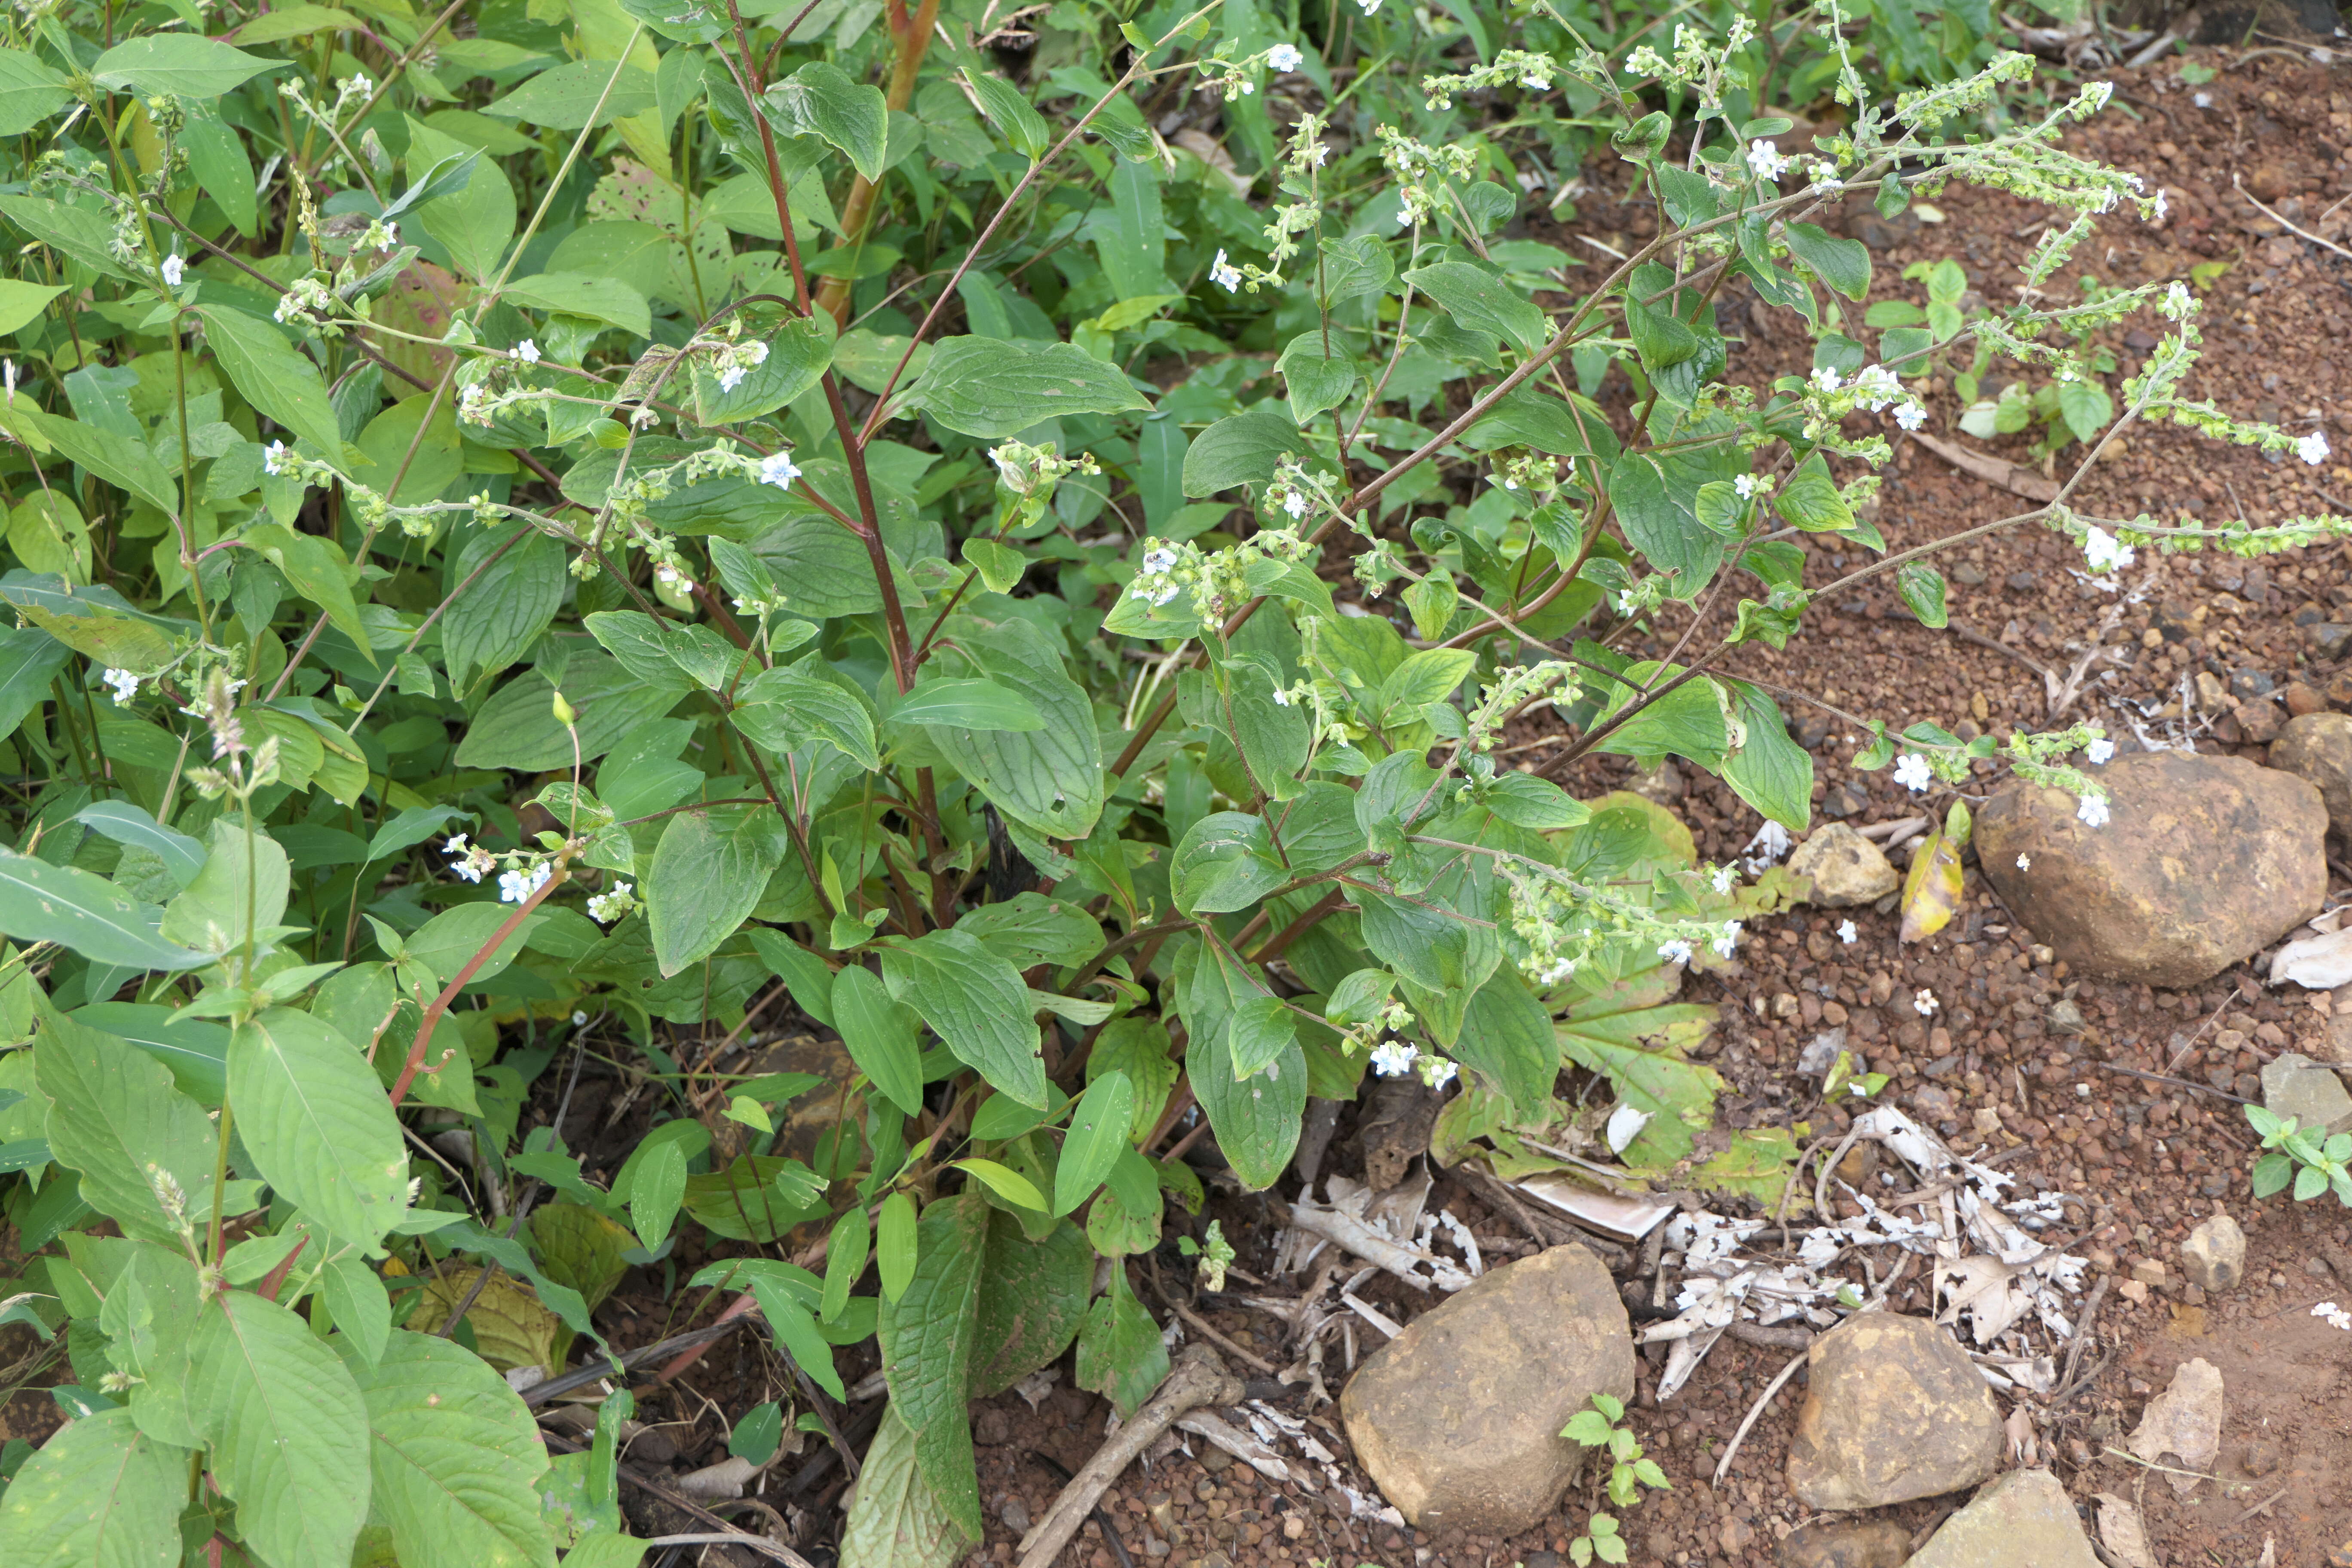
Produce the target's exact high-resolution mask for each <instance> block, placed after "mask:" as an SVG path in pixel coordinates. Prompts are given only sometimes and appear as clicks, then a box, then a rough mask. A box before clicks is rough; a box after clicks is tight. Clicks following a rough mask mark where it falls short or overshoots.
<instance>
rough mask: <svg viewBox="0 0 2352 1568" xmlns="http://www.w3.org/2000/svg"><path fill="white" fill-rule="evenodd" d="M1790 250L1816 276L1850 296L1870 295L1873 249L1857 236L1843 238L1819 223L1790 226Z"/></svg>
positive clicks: (1861, 297) (1850, 298)
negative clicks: (1871, 253)
mask: <svg viewBox="0 0 2352 1568" xmlns="http://www.w3.org/2000/svg"><path fill="white" fill-rule="evenodd" d="M1788 240H1789V250H1790V254H1792V255H1794V256H1795V257H1796V258H1797V259H1798V260H1800V261H1801V262H1803V263H1804V264H1805V265H1806V266H1807V267H1809V268H1812V272H1813V276H1815V277H1816V278H1819V279H1821V280H1822V282H1824V283H1826V284H1828V285H1829V286H1830V287H1831V288H1832V289H1836V290H1837V291H1838V292H1839V293H1841V294H1843V295H1844V296H1845V297H1846V298H1847V299H1849V300H1864V299H1867V298H1869V296H1870V251H1869V248H1868V247H1865V246H1864V244H1863V243H1862V241H1860V240H1858V239H1841V238H1839V237H1837V236H1835V235H1833V234H1832V233H1831V232H1830V231H1829V230H1827V229H1825V228H1823V227H1822V226H1820V225H1819V224H1811V223H1792V224H1790V225H1789V226H1788Z"/></svg>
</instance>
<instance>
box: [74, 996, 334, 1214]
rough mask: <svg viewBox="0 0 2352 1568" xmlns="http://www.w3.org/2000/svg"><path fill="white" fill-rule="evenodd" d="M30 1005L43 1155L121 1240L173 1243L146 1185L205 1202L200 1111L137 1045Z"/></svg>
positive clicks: (210, 1146)
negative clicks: (160, 1183) (170, 1187)
mask: <svg viewBox="0 0 2352 1568" xmlns="http://www.w3.org/2000/svg"><path fill="white" fill-rule="evenodd" d="M34 1006H35V1009H36V1011H37V1013H38V1014H39V1016H40V1021H41V1033H40V1042H39V1044H38V1046H37V1048H36V1049H35V1051H34V1053H33V1066H34V1068H35V1072H36V1078H37V1082H38V1084H39V1086H40V1090H41V1092H42V1093H43V1094H45V1095H47V1097H48V1100H49V1108H48V1115H47V1129H46V1136H47V1139H48V1143H49V1152H50V1154H51V1156H52V1157H53V1158H54V1159H56V1161H57V1162H58V1163H59V1164H61V1165H63V1166H65V1167H66V1168H67V1169H68V1170H71V1171H77V1172H79V1173H80V1175H81V1195H82V1199H83V1201H84V1202H86V1203H88V1204H89V1205H91V1206H92V1207H94V1208H96V1209H97V1210H98V1211H99V1212H100V1213H101V1214H104V1215H110V1216H111V1217H112V1218H113V1219H114V1221H115V1223H116V1224H117V1225H119V1226H121V1229H122V1233H123V1234H124V1235H125V1236H131V1237H146V1238H148V1239H150V1240H154V1241H161V1242H165V1243H171V1244H174V1245H176V1243H177V1240H178V1237H179V1227H178V1226H176V1225H175V1224H174V1223H173V1221H172V1219H171V1217H170V1216H169V1215H166V1214H165V1213H164V1211H163V1205H162V1203H161V1202H159V1201H158V1200H157V1197H156V1194H155V1177H156V1175H157V1174H158V1173H161V1174H162V1175H165V1176H169V1177H171V1178H172V1179H173V1181H176V1182H177V1183H178V1184H179V1187H180V1191H181V1193H182V1194H184V1196H185V1197H186V1199H187V1201H188V1204H189V1206H190V1208H191V1210H193V1208H194V1205H196V1204H197V1203H198V1202H205V1203H206V1204H209V1201H210V1197H211V1192H212V1174H213V1159H214V1154H215V1150H216V1148H217V1146H218V1142H219V1140H218V1138H217V1137H216V1136H215V1133H214V1131H213V1126H212V1122H211V1121H210V1119H209V1118H207V1117H206V1116H205V1111H204V1108H203V1107H202V1106H200V1105H198V1104H197V1103H196V1102H195V1101H194V1100H191V1099H189V1098H188V1097H187V1096H186V1095H184V1094H182V1093H181V1092H180V1091H179V1090H178V1089H174V1088H173V1085H172V1076H171V1074H170V1073H169V1072H167V1071H166V1070H165V1069H164V1068H163V1066H162V1065H161V1064H159V1063H157V1062H156V1061H154V1060H153V1059H152V1058H149V1057H148V1056H146V1055H145V1054H144V1053H142V1051H140V1050H139V1049H138V1048H137V1047H133V1046H131V1045H129V1044H127V1043H126V1042H124V1041H122V1040H120V1039H117V1038H116V1037H114V1036H112V1035H109V1034H104V1033H101V1032H100V1031H99V1030H97V1029H93V1028H89V1027H88V1026H84V1025H81V1024H78V1023H76V1022H74V1021H73V1020H71V1019H69V1018H66V1017H63V1016H59V1015H58V1014H57V1013H56V1012H55V1011H54V1010H52V1009H51V1008H50V1006H49V1005H48V999H47V997H46V996H37V997H36V998H35V1002H34ZM380 1093H381V1091H379V1094H380Z"/></svg>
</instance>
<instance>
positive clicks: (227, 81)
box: [89, 33, 285, 98]
mask: <svg viewBox="0 0 2352 1568" xmlns="http://www.w3.org/2000/svg"><path fill="white" fill-rule="evenodd" d="M284 66H285V62H284V61H283V60H273V59H266V58H263V57H262V56H260V55H248V54H247V53H246V52H245V51H244V50H243V49H239V48H232V47H230V46H228V45H226V44H224V43H220V42H218V41H217V40H215V39H212V38H205V37H192V36H191V35H189V34H186V33H151V34H149V35H148V36H147V37H142V38H132V39H131V40H130V41H129V42H127V43H121V44H117V45H115V46H114V47H112V48H110V49H109V50H107V51H106V53H104V54H102V55H100V56H99V57H98V58H97V60H96V61H95V62H94V63H93V64H92V65H91V66H90V68H89V74H90V75H91V76H93V77H95V78H97V79H98V81H99V84H100V86H103V87H111V88H117V89H120V88H125V87H136V88H137V89H139V90H140V91H141V92H142V93H151V94H152V93H166V94H169V95H170V96H172V97H173V98H219V97H222V96H224V95H225V94H227V93H229V92H233V91H235V90H236V89H237V88H240V87H242V86H244V85H245V84H246V83H247V82H248V81H250V80H252V79H254V78H255V77H257V76H259V75H261V74H262V73H263V72H265V71H274V70H279V69H282V68H284Z"/></svg>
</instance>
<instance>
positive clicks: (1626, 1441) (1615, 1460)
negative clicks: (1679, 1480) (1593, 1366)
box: [1559, 1394, 1673, 1508]
mask: <svg viewBox="0 0 2352 1568" xmlns="http://www.w3.org/2000/svg"><path fill="white" fill-rule="evenodd" d="M1591 1404H1592V1408H1591V1409H1590V1410H1580V1411H1578V1412H1577V1413H1576V1414H1575V1415H1572V1416H1570V1417H1569V1422H1568V1425H1567V1426H1563V1427H1561V1428H1560V1432H1559V1435H1560V1436H1563V1437H1569V1438H1573V1439H1574V1440H1575V1441H1577V1442H1579V1443H1581V1444H1583V1445H1584V1446H1585V1447H1588V1448H1600V1449H1602V1450H1603V1451H1604V1455H1603V1457H1604V1458H1607V1460H1608V1461H1609V1480H1608V1491H1609V1500H1610V1501H1611V1502H1612V1503H1615V1504H1616V1505H1617V1506H1618V1507H1619V1508H1632V1507H1633V1506H1634V1505H1635V1504H1636V1503H1639V1502H1640V1501H1641V1500H1642V1492H1641V1489H1642V1488H1643V1487H1648V1488H1649V1489H1652V1490H1653V1491H1667V1490H1670V1489H1672V1486H1673V1483H1672V1482H1670V1481H1668V1480H1667V1479H1666V1473H1665V1472H1664V1470H1662V1469H1660V1468H1658V1462H1657V1461H1656V1460H1655V1459H1652V1458H1644V1457H1643V1453H1642V1444H1641V1441H1640V1439H1638V1438H1636V1437H1635V1436H1633V1428H1632V1427H1630V1426H1619V1425H1618V1423H1619V1422H1621V1421H1622V1420H1624V1419H1625V1405H1624V1402H1623V1401H1622V1400H1619V1399H1615V1398H1612V1397H1611V1396H1610V1395H1608V1394H1594V1395H1593V1396H1592V1401H1591Z"/></svg>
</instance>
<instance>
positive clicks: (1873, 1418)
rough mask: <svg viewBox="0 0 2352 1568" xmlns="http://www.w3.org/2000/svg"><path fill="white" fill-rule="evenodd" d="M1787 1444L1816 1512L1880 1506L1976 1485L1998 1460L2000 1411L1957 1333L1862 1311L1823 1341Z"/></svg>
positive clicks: (1811, 1361)
mask: <svg viewBox="0 0 2352 1568" xmlns="http://www.w3.org/2000/svg"><path fill="white" fill-rule="evenodd" d="M1806 1372H1807V1375H1808V1379H1809V1381H1808V1384H1807V1387H1806V1391H1805V1403H1804V1404H1803V1405H1802V1406H1801V1407H1800V1408H1799V1409H1798V1411H1797V1430H1796V1432H1795V1434H1794V1435H1793V1436H1791V1437H1790V1439H1789V1490H1790V1492H1792V1493H1794V1494H1795V1496H1796V1498H1797V1500H1798V1501H1800V1502H1801V1503H1804V1504H1805V1505H1806V1506H1807V1507H1810V1508H1820V1509H1835V1510H1847V1509H1858V1508H1878V1507H1881V1506H1882V1505H1884V1504H1886V1503H1894V1502H1908V1501H1910V1500H1912V1499H1913V1498H1923V1497H1937V1496H1939V1495H1940V1494H1942V1493H1944V1492H1950V1491H1958V1490H1959V1489H1961V1488H1962V1487H1972V1486H1974V1485H1976V1484H1977V1483H1978V1482H1979V1481H1980V1480H1983V1479H1985V1478H1986V1477H1987V1476H1990V1475H1991V1474H1992V1473H1993V1470H1994V1468H1996V1467H1997V1466H1998V1465H1999V1464H2000V1411H1999V1410H1997V1409H1995V1408H1994V1406H1993V1402H1992V1391H1991V1390H1990V1389H1989V1388H1987V1387H1986V1386H1985V1380H1984V1378H1983V1377H1982V1376H1981V1375H1979V1373H1978V1372H1977V1369H1976V1365H1975V1363H1972V1362H1970V1361H1969V1353H1968V1352H1966V1351H1964V1350H1962V1349H1961V1348H1960V1347H1959V1343H1958V1342H1957V1341H1956V1340H1954V1339H1953V1338H1952V1336H1951V1333H1950V1331H1948V1330H1946V1329H1943V1328H1939V1327H1938V1326H1937V1325H1936V1324H1935V1323H1933V1322H1931V1321H1928V1320H1927V1319H1926V1318H1906V1317H1903V1316H1900V1315H1899V1314H1896V1313H1894V1312H1858V1313H1856V1314H1855V1315H1854V1316H1853V1317H1851V1318H1848V1319H1847V1320H1846V1321H1844V1322H1843V1323H1842V1324H1840V1325H1839V1326H1838V1327H1836V1328H1835V1329H1832V1330H1831V1331H1829V1332H1828V1333H1826V1334H1823V1335H1822V1337H1821V1338H1820V1339H1818V1340H1815V1341H1814V1342H1813V1348H1812V1351H1811V1355H1810V1356H1809V1358H1808V1364H1807V1367H1806Z"/></svg>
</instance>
